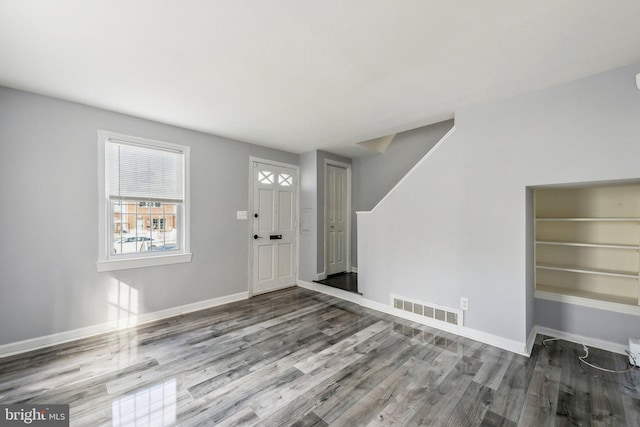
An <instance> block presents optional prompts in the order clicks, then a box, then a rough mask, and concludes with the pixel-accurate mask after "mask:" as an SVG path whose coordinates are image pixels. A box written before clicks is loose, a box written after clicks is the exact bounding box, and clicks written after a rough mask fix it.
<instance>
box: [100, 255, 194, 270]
mask: <svg viewBox="0 0 640 427" xmlns="http://www.w3.org/2000/svg"><path fill="white" fill-rule="evenodd" d="M183 262H191V253H186V254H177V255H159V256H150V257H144V258H129V259H112V260H108V261H98V262H97V263H96V266H97V267H98V272H103V271H115V270H127V269H130V268H142V267H153V266H155V265H167V264H179V263H183Z"/></svg>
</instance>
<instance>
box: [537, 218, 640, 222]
mask: <svg viewBox="0 0 640 427" xmlns="http://www.w3.org/2000/svg"><path fill="white" fill-rule="evenodd" d="M536 221H539V222H545V221H547V222H640V218H536Z"/></svg>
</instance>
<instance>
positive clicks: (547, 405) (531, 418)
mask: <svg viewBox="0 0 640 427" xmlns="http://www.w3.org/2000/svg"><path fill="white" fill-rule="evenodd" d="M561 373H562V370H561V368H559V367H558V366H551V365H544V364H542V363H538V364H536V366H535V369H534V371H533V377H532V378H531V383H530V384H529V388H528V389H527V393H526V397H525V400H524V405H523V409H522V413H521V415H520V419H519V425H522V426H553V425H554V423H555V417H556V410H557V408H556V405H557V403H558V394H559V388H560V379H561Z"/></svg>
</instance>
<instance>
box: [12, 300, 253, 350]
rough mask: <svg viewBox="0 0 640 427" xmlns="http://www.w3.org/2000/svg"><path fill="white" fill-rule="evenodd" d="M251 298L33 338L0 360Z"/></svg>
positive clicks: (202, 304)
mask: <svg viewBox="0 0 640 427" xmlns="http://www.w3.org/2000/svg"><path fill="white" fill-rule="evenodd" d="M247 298H249V293H248V292H240V293H237V294H233V295H226V296H223V297H219V298H212V299H208V300H205V301H198V302H195V303H192V304H185V305H181V306H179V307H171V308H168V309H166V310H160V311H155V312H153V313H145V314H142V315H140V316H137V317H136V318H135V319H127V320H126V321H120V322H118V321H113V322H107V323H102V324H99V325H93V326H87V327H85V328H79V329H74V330H71V331H65V332H59V333H57V334H51V335H45V336H42V337H37V338H31V339H28V340H24V341H18V342H13V343H9V344H4V345H0V358H2V357H7V356H13V355H15V354H19V353H25V352H27V351H33V350H38V349H41V348H44V347H49V346H52V345H56V344H64V343H66V342H70V341H75V340H79V339H83V338H90V337H92V336H95V335H100V334H103V333H105V332H113V331H117V330H124V329H128V328H133V327H136V326H140V325H142V324H145V323H149V322H154V321H156V320H162V319H166V318H169V317H173V316H177V315H180V314H186V313H191V312H193V311H198V310H203V309H205V308H211V307H216V306H219V305H223V304H228V303H230V302H235V301H240V300H244V299H247Z"/></svg>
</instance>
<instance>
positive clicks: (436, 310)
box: [391, 295, 464, 329]
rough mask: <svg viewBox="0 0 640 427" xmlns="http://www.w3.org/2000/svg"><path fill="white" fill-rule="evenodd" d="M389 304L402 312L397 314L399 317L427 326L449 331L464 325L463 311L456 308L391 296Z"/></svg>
mask: <svg viewBox="0 0 640 427" xmlns="http://www.w3.org/2000/svg"><path fill="white" fill-rule="evenodd" d="M391 304H392V305H393V308H395V309H397V310H402V312H397V313H398V315H399V316H400V317H404V318H406V319H410V320H415V321H418V322H420V323H425V324H427V325H429V324H432V325H434V326H436V327H437V325H440V326H444V327H445V329H450V328H451V327H452V326H453V327H455V326H462V325H463V324H464V323H463V311H462V310H460V309H458V308H453V307H446V306H443V305H439V304H433V303H429V302H424V301H419V300H416V299H413V298H407V297H401V296H398V295H391ZM433 322H436V323H433Z"/></svg>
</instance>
